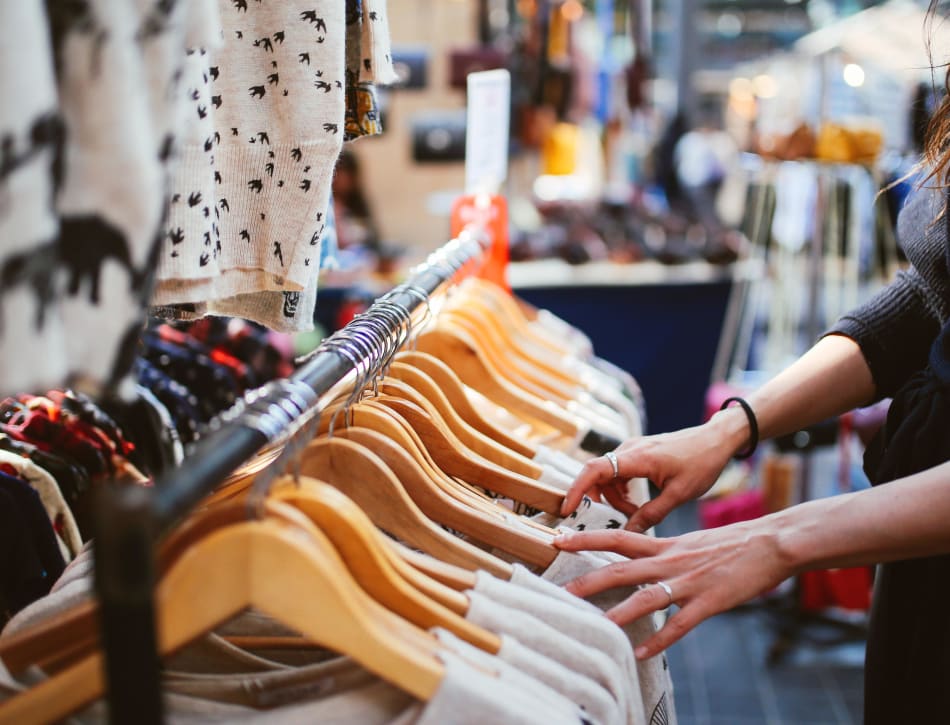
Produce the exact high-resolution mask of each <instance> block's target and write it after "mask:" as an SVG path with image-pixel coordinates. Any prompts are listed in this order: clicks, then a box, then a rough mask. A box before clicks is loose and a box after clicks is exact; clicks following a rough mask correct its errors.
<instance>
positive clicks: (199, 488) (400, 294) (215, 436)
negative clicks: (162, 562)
mask: <svg viewBox="0 0 950 725" xmlns="http://www.w3.org/2000/svg"><path fill="white" fill-rule="evenodd" d="M486 249H487V240H486V239H485V235H484V234H482V233H481V232H480V231H478V230H475V229H466V230H465V231H463V232H462V233H461V234H460V235H459V236H458V237H457V238H456V239H453V240H452V241H450V242H449V243H448V244H446V245H445V246H443V247H442V248H440V249H439V250H437V251H436V252H433V253H432V254H431V255H430V256H429V258H428V259H427V260H426V262H425V263H424V264H422V265H421V266H419V267H418V268H416V270H415V271H414V273H413V274H412V275H411V277H410V279H409V280H408V281H407V282H405V283H403V284H401V285H399V286H398V287H396V288H395V289H394V290H392V291H391V292H390V293H388V294H387V295H385V296H384V297H382V298H380V299H379V300H377V302H376V303H375V304H374V305H373V306H372V307H370V309H369V310H367V312H365V313H364V314H362V315H360V316H359V317H358V318H357V319H356V320H354V321H353V322H351V323H350V324H349V325H347V326H346V327H345V328H343V329H342V330H340V331H339V332H337V333H335V334H334V335H332V336H331V337H330V338H328V339H327V340H325V341H324V342H323V344H321V346H320V347H319V348H318V349H317V350H316V352H315V353H313V354H312V356H311V357H310V358H309V359H308V360H307V361H306V363H305V364H304V365H303V366H301V367H300V368H299V369H298V370H297V371H296V372H295V373H294V375H293V376H291V377H290V378H288V379H286V380H280V381H275V382H272V383H269V384H267V385H265V386H264V387H262V388H260V389H258V390H255V391H252V392H250V393H249V394H248V395H247V396H245V398H244V399H243V400H241V401H239V402H238V403H237V404H235V406H233V407H232V408H231V409H230V410H229V411H227V412H225V413H224V414H222V415H221V416H220V418H219V419H217V420H216V421H214V422H213V423H212V424H211V425H210V426H209V430H208V432H207V434H206V435H205V436H203V437H202V439H201V440H200V441H199V442H198V443H197V444H195V446H194V447H193V448H192V449H191V450H190V452H189V455H188V457H187V458H186V460H185V462H184V463H183V464H182V465H181V467H179V468H178V469H177V470H175V471H172V472H170V473H168V474H166V475H164V476H162V477H160V479H159V480H158V481H157V482H156V484H155V486H154V487H153V488H143V487H124V488H115V489H112V488H110V489H109V490H106V491H103V493H102V494H101V495H100V496H99V497H98V499H97V501H96V507H95V512H96V517H95V521H96V526H95V587H96V595H97V598H98V601H99V617H100V620H99V631H100V636H101V648H102V651H103V653H104V657H105V665H104V666H105V676H106V682H107V691H108V702H109V718H110V722H112V723H129V722H137V723H142V724H149V725H151V724H153V723H154V724H155V725H160V723H162V721H163V716H162V712H163V708H162V699H161V678H160V676H161V662H160V658H159V654H158V652H159V649H158V641H157V635H156V630H155V606H154V601H153V595H154V589H155V566H154V561H153V552H154V547H155V543H156V541H157V539H158V536H159V534H161V533H162V532H164V531H167V530H168V529H169V528H170V527H171V526H172V525H173V524H174V523H176V522H177V521H179V520H180V519H182V518H183V517H184V516H185V515H186V514H188V512H190V511H191V510H193V509H194V508H195V506H196V505H197V504H198V503H199V502H200V501H201V500H202V499H204V498H205V497H206V496H207V495H208V494H210V493H211V492H212V491H213V490H214V489H215V488H216V487H217V486H218V485H220V484H221V483H222V482H223V481H224V480H225V479H226V478H227V477H228V476H229V475H230V474H232V473H233V472H234V471H235V470H236V469H237V468H238V467H239V466H241V465H242V464H244V463H245V462H247V461H249V460H250V459H251V458H252V457H253V456H254V455H255V454H256V453H257V452H258V451H260V450H261V449H262V448H263V447H265V446H267V445H275V444H279V443H281V442H282V441H285V440H287V439H288V438H289V437H291V436H292V435H293V434H294V433H295V432H296V431H297V430H299V429H300V426H301V425H302V424H303V423H304V422H305V421H306V420H307V419H309V418H311V417H313V415H315V414H319V413H320V412H321V411H322V410H323V408H324V407H325V406H326V404H327V403H329V402H330V401H331V400H332V399H333V398H335V397H337V396H338V395H339V394H340V393H342V392H344V391H346V390H352V389H353V388H354V385H355V384H358V383H359V381H360V380H368V379H370V378H371V376H373V375H375V374H376V373H378V371H379V370H380V368H381V367H382V365H384V364H385V362H386V359H387V358H388V356H389V352H390V351H391V348H390V347H387V343H392V342H393V341H396V340H399V339H400V335H402V334H403V329H404V328H406V327H408V325H409V324H411V323H410V322H409V321H410V320H411V316H412V315H413V313H415V312H417V311H418V310H419V309H420V308H421V307H426V308H428V304H429V298H430V296H431V295H432V294H433V293H434V292H435V291H436V290H437V289H439V288H440V287H441V286H442V285H443V284H444V283H445V282H447V281H449V280H450V279H451V278H452V277H453V276H455V274H456V273H457V272H458V271H459V270H460V269H461V268H462V267H463V266H465V265H466V264H468V263H470V262H473V261H476V260H478V259H479V258H480V256H481V255H483V254H484V252H485V251H486ZM394 310H396V311H398V314H394V312H393V311H394ZM387 335H388V336H389V339H388V340H387V339H384V338H385V337H386V336H387ZM354 340H361V341H363V342H362V344H359V345H357V344H354Z"/></svg>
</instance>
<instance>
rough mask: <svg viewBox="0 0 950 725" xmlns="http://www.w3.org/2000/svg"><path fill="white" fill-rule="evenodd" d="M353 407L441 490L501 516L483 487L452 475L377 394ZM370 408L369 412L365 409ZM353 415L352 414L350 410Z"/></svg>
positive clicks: (402, 418)
mask: <svg viewBox="0 0 950 725" xmlns="http://www.w3.org/2000/svg"><path fill="white" fill-rule="evenodd" d="M354 411H357V412H356V413H355V414H356V416H357V418H354V421H356V420H359V421H362V422H361V423H356V424H357V425H361V426H364V427H366V428H370V429H372V430H375V431H378V432H380V433H382V434H383V435H385V436H386V437H387V438H391V439H392V440H393V441H395V442H396V443H397V444H398V445H399V446H400V448H402V449H403V450H404V451H406V452H407V453H408V454H409V455H410V456H411V457H412V458H413V459H414V460H415V462H416V464H417V465H418V466H419V468H421V469H422V471H423V472H424V473H425V476H426V477H427V478H428V479H429V480H430V481H432V483H434V484H435V485H436V486H437V487H439V488H440V489H442V491H443V492H445V493H446V494H448V495H449V496H451V497H452V498H454V499H456V500H457V501H459V503H461V504H463V505H464V506H467V507H471V508H473V509H477V510H479V511H481V512H483V513H484V514H485V515H486V516H491V517H494V518H496V519H499V520H501V519H503V518H504V516H505V513H504V512H503V511H501V510H500V509H499V508H498V506H497V505H496V504H495V502H494V501H493V500H492V499H490V498H489V497H488V496H487V495H486V494H485V493H484V492H483V491H480V490H478V489H477V488H476V487H474V486H472V485H470V484H468V483H466V482H465V481H463V480H460V479H458V478H453V477H451V476H450V475H449V474H448V473H447V472H446V471H445V470H444V469H443V468H442V467H441V466H440V465H439V464H438V463H437V462H436V461H435V459H434V458H433V457H432V454H431V453H430V452H429V449H428V447H427V446H426V444H425V443H424V442H423V440H422V438H421V436H420V435H419V433H418V432H417V431H416V429H415V428H413V427H412V425H410V424H409V421H407V420H406V419H405V418H404V417H403V416H401V415H400V414H399V413H398V412H396V411H395V410H393V409H392V408H391V407H389V406H387V405H384V404H383V403H382V402H381V400H380V398H379V397H373V398H366V399H364V400H363V401H362V402H361V403H359V405H356V406H354ZM367 411H369V412H367ZM351 415H352V414H351Z"/></svg>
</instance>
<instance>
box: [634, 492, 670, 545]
mask: <svg viewBox="0 0 950 725" xmlns="http://www.w3.org/2000/svg"><path fill="white" fill-rule="evenodd" d="M678 503H679V499H678V498H677V497H676V496H674V495H673V492H672V491H669V490H664V491H661V492H660V495H659V496H657V497H656V498H655V499H653V500H652V501H648V502H647V503H645V504H643V506H641V507H640V508H639V509H638V510H637V512H636V513H635V514H633V516H631V517H630V520H629V521H628V522H627V525H626V526H625V527H624V528H625V529H626V530H627V531H633V532H634V533H636V534H642V533H643V532H644V531H647V530H648V529H651V528H652V527H654V526H656V525H657V524H658V523H660V522H661V521H662V520H663V519H665V518H666V517H667V515H668V514H669V513H670V511H672V510H673V509H674V508H676V505H677V504H678Z"/></svg>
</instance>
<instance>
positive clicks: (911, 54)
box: [795, 0, 950, 82]
mask: <svg viewBox="0 0 950 725" xmlns="http://www.w3.org/2000/svg"><path fill="white" fill-rule="evenodd" d="M795 51H796V52H798V53H802V54H805V55H811V56H818V55H824V54H826V53H833V52H840V53H843V54H845V55H847V56H848V57H849V59H851V60H853V61H855V62H858V63H861V62H864V63H869V64H872V65H874V66H876V67H877V68H880V69H889V70H893V71H895V72H896V73H899V74H901V75H905V76H907V78H908V80H918V79H919V80H926V79H929V78H930V77H931V76H930V74H931V70H930V67H931V60H932V61H933V63H934V65H938V66H939V65H941V64H942V63H944V62H945V61H946V60H947V59H948V58H950V21H947V20H945V19H944V18H943V17H942V16H940V15H939V14H938V15H937V16H936V17H935V18H934V19H933V21H932V22H928V21H927V13H926V11H925V10H924V9H923V8H921V7H920V6H918V5H916V4H915V3H913V2H910V1H909V0H892V1H891V2H888V3H885V4H883V5H878V6H875V7H872V8H868V9H867V10H863V11H862V12H860V13H857V14H855V15H852V16H850V17H847V18H844V19H842V20H839V21H837V22H835V23H832V24H831V25H828V26H826V27H824V28H821V29H820V30H816V31H814V32H812V33H809V34H808V35H805V36H804V37H802V38H800V39H799V40H798V42H796V43H795ZM930 53H932V54H933V58H932V59H931V57H930ZM942 75H943V73H942V70H941V69H939V68H938V70H937V72H936V76H937V80H938V82H939V81H940V80H942Z"/></svg>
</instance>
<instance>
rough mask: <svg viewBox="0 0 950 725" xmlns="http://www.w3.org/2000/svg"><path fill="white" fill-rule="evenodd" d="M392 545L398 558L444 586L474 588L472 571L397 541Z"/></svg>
mask: <svg viewBox="0 0 950 725" xmlns="http://www.w3.org/2000/svg"><path fill="white" fill-rule="evenodd" d="M392 546H393V549H394V550H395V551H396V552H397V553H398V554H399V558H400V559H402V560H403V561H405V562H406V563H407V564H409V565H410V566H412V567H413V568H415V569H418V570H419V571H421V572H423V573H424V574H426V575H428V576H430V577H432V578H433V579H435V580H436V581H438V582H441V583H442V584H444V585H445V586H447V587H450V588H451V589H454V590H455V591H458V592H466V591H468V590H469V589H474V588H475V584H476V583H477V579H476V577H475V573H474V572H471V571H468V570H467V569H463V568H462V567H459V566H455V565H454V564H447V563H446V562H444V561H440V560H439V559H436V558H435V557H434V556H429V555H428V554H423V553H421V552H418V551H415V550H414V549H410V548H409V547H408V546H404V545H403V544H400V543H399V542H398V541H393V543H392ZM467 610H468V606H467V605H466V611H467ZM459 614H461V612H459Z"/></svg>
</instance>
